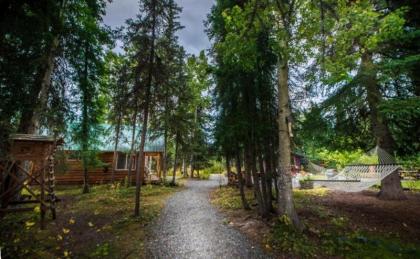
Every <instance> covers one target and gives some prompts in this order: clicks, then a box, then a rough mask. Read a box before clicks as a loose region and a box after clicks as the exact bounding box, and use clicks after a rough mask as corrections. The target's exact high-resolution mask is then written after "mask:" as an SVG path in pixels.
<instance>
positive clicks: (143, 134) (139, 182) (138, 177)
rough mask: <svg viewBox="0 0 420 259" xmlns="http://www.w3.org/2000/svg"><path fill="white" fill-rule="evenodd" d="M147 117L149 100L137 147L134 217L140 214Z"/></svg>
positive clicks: (144, 111) (144, 112)
mask: <svg viewBox="0 0 420 259" xmlns="http://www.w3.org/2000/svg"><path fill="white" fill-rule="evenodd" d="M149 91H150V89H149ZM148 118H149V102H148V101H146V104H145V107H144V110H143V125H142V129H141V140H140V147H139V152H138V157H137V165H136V200H135V207H134V216H136V217H137V216H139V215H140V192H141V185H142V179H143V177H144V146H145V143H146V137H147V123H148Z"/></svg>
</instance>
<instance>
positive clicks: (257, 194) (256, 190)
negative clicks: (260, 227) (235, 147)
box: [248, 138, 267, 217]
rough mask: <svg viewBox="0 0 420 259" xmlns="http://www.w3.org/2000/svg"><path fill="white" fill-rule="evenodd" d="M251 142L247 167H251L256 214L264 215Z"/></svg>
mask: <svg viewBox="0 0 420 259" xmlns="http://www.w3.org/2000/svg"><path fill="white" fill-rule="evenodd" d="M250 139H252V138H250ZM253 146H254V145H253V144H251V145H249V146H248V154H249V163H250V164H249V167H250V169H251V174H252V179H253V181H254V184H253V187H254V195H255V198H256V199H257V202H258V214H259V215H260V216H262V217H266V216H267V215H266V213H265V212H266V210H265V202H264V199H263V196H262V192H261V182H260V179H259V176H258V173H257V163H256V157H255V150H254V148H253Z"/></svg>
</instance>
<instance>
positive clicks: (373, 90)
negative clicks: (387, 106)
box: [360, 52, 406, 200]
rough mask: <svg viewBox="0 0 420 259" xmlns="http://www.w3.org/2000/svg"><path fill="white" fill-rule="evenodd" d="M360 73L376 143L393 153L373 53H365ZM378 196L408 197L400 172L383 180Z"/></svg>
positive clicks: (386, 197)
mask: <svg viewBox="0 0 420 259" xmlns="http://www.w3.org/2000/svg"><path fill="white" fill-rule="evenodd" d="M360 73H361V78H360V81H361V82H362V84H364V86H365V89H366V93H367V102H368V105H369V110H370V120H371V125H372V131H373V134H374V136H375V138H376V144H377V146H378V147H380V148H382V149H383V150H385V151H386V152H388V153H389V154H390V155H392V154H393V151H394V147H395V141H394V139H393V137H392V135H391V132H390V131H389V128H388V125H387V124H386V121H385V119H384V118H383V116H382V115H381V113H380V111H379V110H378V106H379V104H380V103H381V100H382V95H381V92H380V91H379V83H378V80H377V77H376V69H375V65H374V63H373V60H372V54H371V53H368V52H365V53H363V55H362V63H361V66H360ZM378 197H379V198H380V199H384V200H402V199H405V198H406V197H405V195H404V191H403V188H402V186H401V179H400V177H399V174H398V172H394V173H392V174H390V175H389V176H387V177H386V178H385V179H383V180H382V182H381V191H380V192H379V194H378Z"/></svg>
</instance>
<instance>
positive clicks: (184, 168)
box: [182, 156, 188, 178]
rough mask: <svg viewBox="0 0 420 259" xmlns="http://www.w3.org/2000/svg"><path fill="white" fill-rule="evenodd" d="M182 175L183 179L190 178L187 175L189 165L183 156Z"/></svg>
mask: <svg viewBox="0 0 420 259" xmlns="http://www.w3.org/2000/svg"><path fill="white" fill-rule="evenodd" d="M182 175H183V177H184V178H185V177H188V174H187V163H185V156H182Z"/></svg>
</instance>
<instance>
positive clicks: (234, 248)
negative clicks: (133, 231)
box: [146, 176, 268, 259]
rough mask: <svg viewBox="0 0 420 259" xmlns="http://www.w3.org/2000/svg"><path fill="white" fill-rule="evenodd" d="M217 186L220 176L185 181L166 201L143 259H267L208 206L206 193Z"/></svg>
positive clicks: (207, 194)
mask: <svg viewBox="0 0 420 259" xmlns="http://www.w3.org/2000/svg"><path fill="white" fill-rule="evenodd" d="M220 182H221V178H220V176H212V177H211V179H210V180H209V181H188V182H187V184H186V189H185V190H183V191H181V192H178V193H176V194H175V195H174V196H172V197H171V198H170V199H169V200H168V202H167V204H166V206H165V208H164V209H163V212H162V214H161V215H160V217H159V220H158V222H157V224H156V225H155V226H154V227H153V229H152V233H151V237H150V238H149V241H148V242H147V244H146V249H147V250H146V251H147V252H146V253H147V258H168V259H173V258H268V256H267V255H265V254H264V253H263V252H262V251H261V250H260V249H259V248H258V247H256V246H253V245H252V244H251V243H250V241H249V240H248V239H247V238H246V237H244V236H243V235H242V234H241V233H239V232H238V231H237V230H235V229H233V228H231V227H229V226H228V225H226V224H224V223H223V217H222V216H221V215H220V214H219V213H218V212H217V211H216V209H214V208H213V207H212V205H211V204H210V202H209V191H210V189H211V188H212V187H215V186H219V184H220Z"/></svg>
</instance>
